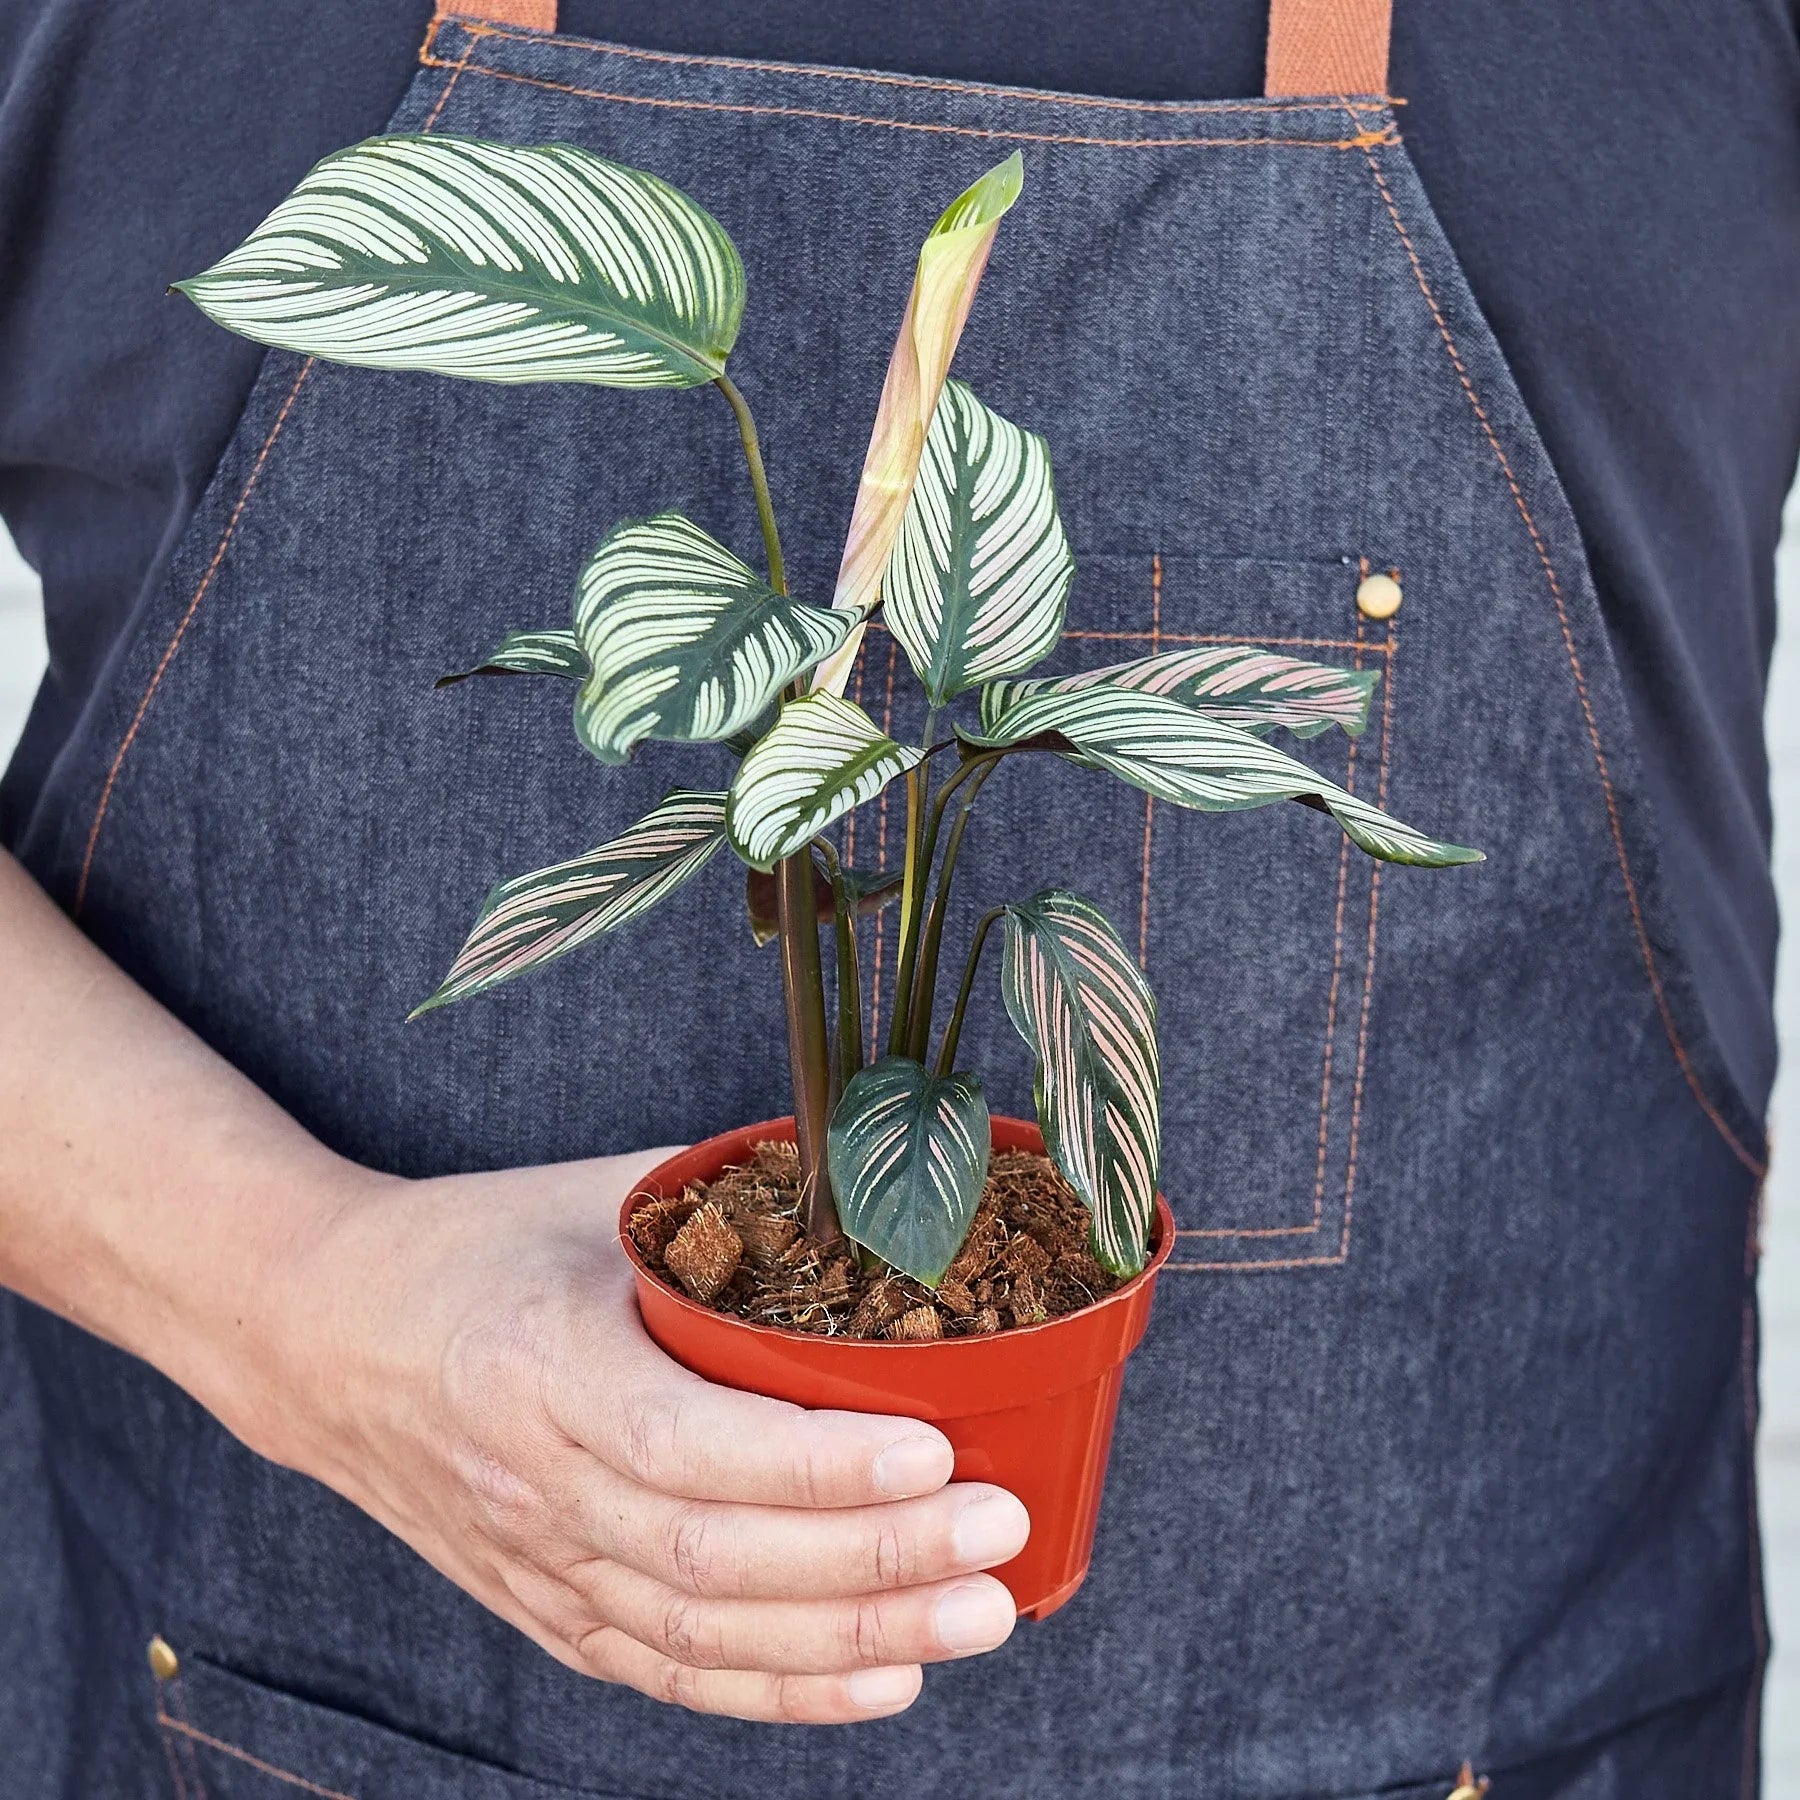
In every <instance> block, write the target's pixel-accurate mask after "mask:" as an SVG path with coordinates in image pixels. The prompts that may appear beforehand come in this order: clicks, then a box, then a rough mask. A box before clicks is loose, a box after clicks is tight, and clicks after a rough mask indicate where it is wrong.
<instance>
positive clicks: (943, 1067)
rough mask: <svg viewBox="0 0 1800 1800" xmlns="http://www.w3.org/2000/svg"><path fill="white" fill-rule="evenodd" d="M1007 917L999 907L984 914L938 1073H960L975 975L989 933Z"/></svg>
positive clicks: (940, 1049) (940, 1052)
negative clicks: (958, 1061) (959, 1052)
mask: <svg viewBox="0 0 1800 1800" xmlns="http://www.w3.org/2000/svg"><path fill="white" fill-rule="evenodd" d="M1005 917H1006V908H1005V907H1004V906H996V907H994V908H993V909H992V910H991V911H988V912H984V913H983V914H982V915H981V918H980V920H979V921H978V922H977V924H976V926H975V938H974V941H973V942H972V943H971V944H970V945H969V960H968V961H967V962H966V963H964V964H963V978H962V985H961V986H960V987H959V988H958V989H957V990H956V1004H955V1005H954V1006H953V1007H952V1008H951V1009H950V1022H949V1024H947V1025H946V1026H945V1027H944V1041H943V1043H942V1044H940V1045H939V1046H938V1058H937V1072H938V1074H940V1075H953V1074H955V1073H956V1047H957V1045H958V1044H959V1043H960V1042H961V1041H962V1028H963V1015H964V1014H965V1013H966V1012H967V1011H968V1010H969V995H970V994H971V993H972V992H973V991H974V987H975V971H976V969H977V968H979V967H980V964H981V952H982V951H983V949H985V948H986V946H987V938H988V933H989V932H990V931H992V930H993V928H994V926H995V924H996V923H997V922H998V921H999V920H1001V919H1003V918H1005Z"/></svg>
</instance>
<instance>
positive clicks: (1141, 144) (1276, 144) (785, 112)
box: [419, 53, 1400, 150]
mask: <svg viewBox="0 0 1800 1800" xmlns="http://www.w3.org/2000/svg"><path fill="white" fill-rule="evenodd" d="M419 61H420V62H421V63H423V64H424V65H425V66H426V67H427V68H432V69H450V68H455V67H456V66H457V65H456V64H454V63H452V62H450V61H449V60H448V58H445V57H439V56H430V55H426V54H424V53H421V54H420V57H419ZM465 61H466V59H465ZM467 67H468V72H469V73H470V74H471V75H485V76H487V77H488V78H489V79H490V80H493V81H511V82H516V83H517V84H518V85H519V86H521V87H532V88H544V89H547V90H548V91H550V92H551V93H555V94H573V95H574V96H575V97H576V98H577V99H581V100H611V101H613V102H615V103H616V104H618V105H620V106H653V107H661V108H665V109H668V110H672V111H677V112H714V113H743V114H747V115H749V116H750V117H753V118H764V119H822V120H824V121H826V122H827V123H829V124H835V125H880V126H885V127H886V128H887V129H888V130H890V131H922V132H926V133H928V134H931V135H933V136H938V137H972V138H992V139H999V140H1001V141H1003V142H1006V143H1020V144H1077V145H1083V146H1086V147H1088V148H1091V149H1097V150H1178V149H1214V150H1261V149H1284V150H1362V149H1366V148H1367V147H1368V146H1369V145H1370V144H1390V143H1394V144H1397V143H1398V142H1399V141H1400V140H1399V137H1398V136H1397V135H1396V134H1394V133H1393V132H1392V130H1391V128H1390V129H1384V130H1382V131H1380V132H1358V133H1357V134H1356V135H1355V136H1353V137H1347V138H1274V137H1244V138H1227V137H1218V138H1207V137H1177V138H1103V137H1078V136H1075V135H1073V134H1068V133H1062V132H1052V131H1006V130H1001V129H1000V128H999V127H997V126H994V127H989V126H976V125H943V124H938V123H936V122H933V121H930V120H924V119H887V118H881V117H879V116H877V115H875V114H870V113H844V112H828V111H826V110H825V109H823V108H821V107H810V106H753V105H751V104H749V103H748V102H726V101H723V100H680V99H676V98H674V97H673V96H669V95H650V94H619V93H614V92H612V91H610V90H609V89H606V88H585V87H576V86H574V85H573V84H572V83H570V82H566V81H545V80H543V79H542V78H541V77H539V76H536V75H515V74H513V73H512V72H511V71H510V70H507V69H490V68H487V67H486V66H484V65H483V64H481V63H469V64H467Z"/></svg>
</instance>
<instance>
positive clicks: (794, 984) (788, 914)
mask: <svg viewBox="0 0 1800 1800" xmlns="http://www.w3.org/2000/svg"><path fill="white" fill-rule="evenodd" d="M716 383H717V386H718V389H719V392H720V393H722V394H723V395H724V396H725V399H726V401H727V403H728V404H729V405H730V407H731V412H732V416H733V418H735V419H736V420H737V428H738V436H739V438H740V439H741V440H742V441H743V446H744V462H745V464H746V466H747V467H748V469H749V471H750V486H751V489H752V490H753V492H754V493H755V495H756V517H757V521H758V523H759V524H760V525H761V526H762V539H763V551H764V554H765V555H766V556H767V557H768V561H769V586H770V587H772V588H773V589H774V590H775V591H776V593H778V594H785V593H786V592H787V564H786V563H785V562H784V561H783V559H782V555H781V533H780V532H779V531H778V530H777V528H776V525H775V503H774V501H773V499H772V498H771V497H770V494H769V476H768V471H767V470H766V469H765V468H764V467H763V458H762V444H761V441H760V439H759V438H758V437H757V434H756V421H755V420H754V419H753V418H752V417H751V415H750V404H749V402H748V401H747V400H745V398H744V396H743V395H742V394H741V393H739V392H738V389H737V387H736V385H735V384H734V383H733V382H732V381H731V380H730V379H729V378H728V377H726V376H724V375H720V376H718V377H717V378H716ZM775 922H776V929H777V931H778V933H779V935H780V939H781V990H782V998H783V1000H784V1002H785V1004H786V1009H787V1038H788V1070H789V1074H790V1077H791V1079H792V1083H793V1090H794V1137H795V1142H796V1145H797V1147H798V1149H799V1152H800V1192H801V1194H802V1196H803V1198H802V1201H801V1209H802V1219H803V1223H804V1224H805V1227H806V1234H807V1236H808V1237H810V1238H812V1239H813V1240H814V1242H816V1243H827V1242H829V1241H830V1240H831V1239H832V1238H834V1237H836V1236H837V1235H838V1216H837V1207H836V1205H835V1204H834V1203H833V1199H832V1193H831V1176H830V1174H829V1172H828V1171H827V1169H826V1166H825V1134H826V1130H827V1128H828V1127H829V1125H830V1123H831V1032H830V1028H829V1027H828V1026H827V1024H826V1022H825V972H824V969H823V967H822V966H821V964H820V961H819V921H818V911H817V908H816V906H815V905H814V902H813V868H812V847H811V846H810V845H807V846H805V847H804V848H802V849H801V851H800V852H799V854H798V855H796V856H789V857H785V858H783V860H782V861H781V862H779V863H777V864H776V865H775Z"/></svg>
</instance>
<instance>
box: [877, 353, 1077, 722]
mask: <svg viewBox="0 0 1800 1800" xmlns="http://www.w3.org/2000/svg"><path fill="white" fill-rule="evenodd" d="M1074 576H1075V559H1074V558H1073V557H1072V556H1071V555H1070V554H1069V543H1068V539H1067V538H1065V537H1064V536H1063V528H1062V520H1061V519H1060V518H1059V517H1058V516H1057V511H1056V491H1055V489H1054V487H1053V486H1052V485H1051V480H1050V452H1049V449H1048V448H1047V447H1046V445H1045V443H1044V440H1043V439H1042V438H1041V437H1038V436H1036V435H1035V434H1034V433H1032V432H1029V431H1022V430H1020V428H1019V427H1018V426H1017V425H1014V424H1011V423H1009V422H1008V421H1007V420H1005V419H1003V418H1001V417H1000V415H999V414H998V413H997V412H994V411H993V410H992V409H991V408H989V407H987V406H984V405H983V404H982V402H981V401H979V400H978V399H976V397H975V395H974V394H973V393H972V392H971V391H970V389H969V388H968V387H966V386H965V385H964V384H963V383H962V382H960V381H947V382H945V384H944V394H943V398H942V399H941V400H939V401H938V405H937V412H936V413H935V414H934V415H933V417H932V421H931V430H930V432H929V433H928V434H927V436H926V439H925V455H924V459H923V461H922V462H921V463H920V464H919V474H918V479H917V480H916V481H915V482H914V483H913V491H912V499H911V500H910V501H909V502H908V503H907V508H906V517H905V519H904V521H903V522H902V524H901V527H900V535H899V537H898V538H897V539H896V540H895V543H894V553H893V556H892V557H891V558H890V559H889V561H888V567H887V577H886V580H885V581H884V583H883V586H882V593H883V595H884V602H885V606H886V613H885V617H886V619H887V622H888V625H889V627H890V629H891V630H892V631H893V633H894V636H895V637H897V638H898V639H899V640H900V643H901V646H902V647H903V648H904V649H905V651H906V654H907V656H908V657H910V658H911V660H912V666H913V668H914V670H915V671H916V672H917V674H918V677H919V679H920V680H921V681H922V682H923V683H924V684H925V691H926V693H927V695H928V696H929V697H930V700H931V704H932V705H933V706H942V705H944V703H945V702H946V701H948V700H950V699H952V698H953V697H954V696H955V695H957V694H960V693H962V692H963V691H964V690H965V689H967V688H972V687H976V686H978V685H979V684H980V683H982V682H984V681H991V680H993V679H994V677H995V676H997V675H1008V674H1011V673H1012V672H1013V671H1014V670H1016V669H1029V668H1030V667H1031V666H1032V664H1034V663H1036V662H1038V661H1040V660H1041V659H1042V658H1043V657H1045V656H1046V655H1048V654H1049V652H1050V651H1051V650H1052V649H1054V648H1055V646H1056V642H1057V640H1058V639H1059V638H1060V637H1061V636H1062V627H1063V613H1064V609H1065V607H1066V605H1067V602H1068V598H1069V583H1070V582H1071V581H1072V580H1073V579H1074Z"/></svg>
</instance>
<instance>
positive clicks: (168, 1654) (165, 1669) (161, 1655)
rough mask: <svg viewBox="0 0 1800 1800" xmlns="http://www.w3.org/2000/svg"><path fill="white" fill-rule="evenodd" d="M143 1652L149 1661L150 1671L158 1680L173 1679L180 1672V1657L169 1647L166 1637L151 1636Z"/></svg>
mask: <svg viewBox="0 0 1800 1800" xmlns="http://www.w3.org/2000/svg"><path fill="white" fill-rule="evenodd" d="M145 1654H146V1656H148V1658H149V1661H150V1673H151V1674H152V1675H154V1676H155V1677H156V1679H157V1680H158V1681H173V1680H174V1679H175V1677H176V1676H177V1675H179V1674H180V1673H181V1658H180V1657H179V1656H177V1655H176V1654H175V1652H174V1651H173V1650H172V1649H170V1648H169V1644H168V1640H167V1639H165V1638H160V1637H153V1638H152V1639H151V1640H150V1648H149V1649H148V1650H147V1651H146V1652H145Z"/></svg>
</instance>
